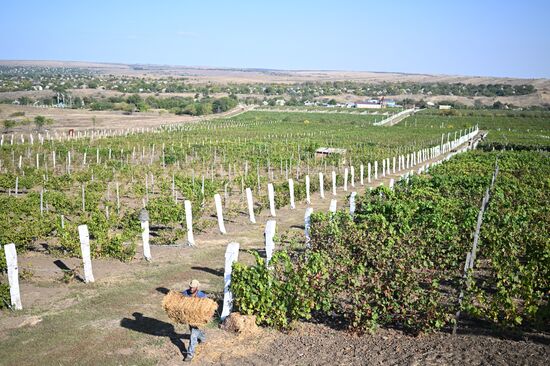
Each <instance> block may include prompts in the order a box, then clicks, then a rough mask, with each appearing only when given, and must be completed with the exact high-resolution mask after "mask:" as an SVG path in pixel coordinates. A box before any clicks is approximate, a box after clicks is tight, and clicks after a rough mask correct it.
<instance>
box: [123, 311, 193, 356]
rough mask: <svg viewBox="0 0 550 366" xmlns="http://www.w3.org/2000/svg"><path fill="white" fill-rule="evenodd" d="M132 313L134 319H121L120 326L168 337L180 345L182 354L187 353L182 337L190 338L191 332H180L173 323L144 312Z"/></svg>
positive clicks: (173, 342) (176, 344)
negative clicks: (148, 315) (146, 314)
mask: <svg viewBox="0 0 550 366" xmlns="http://www.w3.org/2000/svg"><path fill="white" fill-rule="evenodd" d="M132 315H133V316H134V319H130V318H124V319H122V320H121V321H120V326H121V327H122V328H126V329H130V330H133V331H134V332H140V333H144V334H149V335H152V336H157V337H167V338H169V339H170V341H171V342H172V344H173V345H174V346H176V347H178V349H179V351H180V352H181V354H182V356H185V355H186V354H187V348H186V347H185V345H184V344H183V340H182V339H189V334H179V333H177V332H176V330H175V328H174V326H173V325H172V324H170V323H166V322H163V321H162V320H158V319H154V318H149V317H147V316H143V314H142V313H138V312H135V313H133V314H132Z"/></svg>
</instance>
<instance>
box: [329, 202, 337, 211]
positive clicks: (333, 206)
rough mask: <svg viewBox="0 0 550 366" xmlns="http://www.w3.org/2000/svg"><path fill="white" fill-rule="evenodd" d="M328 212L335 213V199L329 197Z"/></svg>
mask: <svg viewBox="0 0 550 366" xmlns="http://www.w3.org/2000/svg"><path fill="white" fill-rule="evenodd" d="M328 210H329V212H332V213H335V212H336V200H335V199H331V200H330V206H329V208H328Z"/></svg>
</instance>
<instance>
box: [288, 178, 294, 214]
mask: <svg viewBox="0 0 550 366" xmlns="http://www.w3.org/2000/svg"><path fill="white" fill-rule="evenodd" d="M288 194H289V195H290V209H292V210H294V209H295V208H296V203H295V202H294V181H293V180H292V178H290V179H289V180H288Z"/></svg>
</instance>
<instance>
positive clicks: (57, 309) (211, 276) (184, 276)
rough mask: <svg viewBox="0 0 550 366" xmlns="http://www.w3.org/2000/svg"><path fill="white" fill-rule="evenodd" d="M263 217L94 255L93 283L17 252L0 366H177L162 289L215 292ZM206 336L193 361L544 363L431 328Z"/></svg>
mask: <svg viewBox="0 0 550 366" xmlns="http://www.w3.org/2000/svg"><path fill="white" fill-rule="evenodd" d="M416 168H418V167H416ZM390 178H397V177H396V176H395V175H390V176H387V177H385V178H384V179H380V180H378V181H376V182H375V183H374V184H375V185H378V184H380V183H382V182H384V183H385V184H388V181H389V179H390ZM365 181H366V180H365ZM325 186H326V190H325V195H326V197H325V199H324V200H323V199H321V198H320V197H319V195H318V194H313V195H312V203H313V204H312V207H313V208H314V210H322V211H327V210H328V206H329V202H330V199H331V198H333V196H332V194H331V192H330V189H329V184H327V183H326V184H325ZM352 189H353V188H351V187H350V190H349V192H351V190H352ZM355 189H356V190H357V191H358V193H361V192H362V191H363V190H364V189H368V188H367V186H364V187H359V186H358V184H357V183H356V187H355ZM349 192H343V191H342V189H341V188H339V189H338V194H337V196H336V199H337V200H338V207H339V208H343V207H344V206H346V207H347V206H348V205H347V203H345V202H346V196H347V195H348V194H349ZM305 208H306V205H305V203H303V202H302V203H297V205H296V209H294V210H291V209H290V208H288V207H285V208H282V209H280V210H278V211H277V218H276V220H277V227H278V233H279V235H280V234H281V233H290V234H291V235H293V234H295V235H303V214H304V211H305ZM268 218H269V217H268V212H267V210H264V212H262V213H261V214H260V215H258V216H257V222H258V224H255V225H254V224H251V223H249V222H248V219H247V217H246V216H245V215H240V216H238V217H235V218H233V219H230V220H228V221H227V222H226V228H227V231H228V234H227V235H221V234H219V233H217V228H212V229H210V230H209V231H207V232H205V233H202V234H198V235H196V242H197V244H198V246H197V248H189V247H184V246H174V247H153V248H152V254H153V262H152V263H147V262H145V261H143V260H141V259H139V258H138V257H139V255H138V256H136V259H135V260H134V261H132V262H131V263H129V264H125V263H120V262H116V261H110V260H96V261H94V263H93V265H94V275H95V277H96V282H95V283H94V284H84V283H81V282H78V281H73V282H71V283H70V284H68V285H67V284H64V283H62V282H60V281H59V279H60V278H61V277H62V275H63V271H62V269H61V268H62V267H63V266H67V267H69V268H73V267H75V266H77V265H78V264H79V262H80V260H78V259H74V258H54V257H51V256H46V255H44V254H41V253H30V254H28V255H23V256H22V257H21V262H20V268H21V269H23V270H24V269H28V270H30V271H32V272H33V273H34V275H33V276H32V277H30V278H27V279H25V278H24V279H22V281H21V284H22V290H21V291H22V301H23V306H24V308H25V310H23V311H21V312H17V313H13V312H8V311H4V312H0V355H1V356H2V357H1V358H0V365H4V364H5V365H11V364H16V363H17V364H19V365H35V364H46V365H49V364H56V365H73V364H79V365H88V364H89V365H98V364H102V365H111V364H112V365H115V364H116V365H120V364H123V365H130V364H131V365H159V364H160V365H176V364H180V363H181V361H182V358H183V357H182V352H185V345H184V343H182V341H181V338H185V337H187V336H188V335H187V334H188V333H187V329H185V327H181V326H175V327H174V326H173V325H172V324H171V323H170V321H169V320H168V318H167V316H166V315H165V314H164V312H163V311H162V309H161V307H160V302H161V299H162V296H163V294H164V293H165V292H166V291H167V289H172V288H173V289H183V288H184V287H185V286H186V283H187V282H188V280H189V279H190V278H198V279H199V280H200V281H201V282H202V283H203V288H204V290H205V291H206V292H208V293H210V294H211V295H212V296H214V297H216V298H220V297H221V291H222V288H223V274H222V272H223V261H224V251H225V247H226V245H227V243H229V242H231V241H236V242H239V243H240V244H241V248H242V249H243V250H242V251H241V254H240V258H239V260H240V261H247V262H248V261H251V259H252V257H251V255H250V254H248V253H246V251H245V250H246V249H258V250H260V249H262V248H263V246H264V244H263V230H264V225H265V222H266V221H267V219H268ZM138 252H140V250H139V249H138ZM23 272H24V271H23ZM207 335H208V337H209V342H208V343H206V344H205V345H204V346H200V347H199V349H198V354H197V356H196V361H195V363H197V364H214V363H215V364H234V365H241V364H327V363H334V362H336V363H340V364H341V363H346V364H347V363H351V364H380V363H382V364H388V363H389V364H429V363H455V361H456V360H462V363H464V361H466V362H467V363H471V364H484V363H485V364H486V363H489V364H493V363H498V364H500V363H522V362H527V361H532V362H528V363H530V364H543V362H541V361H544V360H546V359H547V358H548V355H549V349H548V342H547V341H548V339H547V338H543V340H542V341H540V342H542V343H535V342H532V341H530V342H516V341H509V340H499V339H496V338H495V337H493V336H491V335H483V336H479V335H476V336H473V335H463V336H460V337H457V338H453V339H450V338H449V336H447V335H446V334H443V333H437V334H435V335H433V336H430V337H425V338H421V339H418V338H411V337H407V336H404V335H402V334H401V333H399V332H393V331H390V330H381V331H380V332H378V333H376V335H373V336H364V337H353V336H351V335H348V334H346V333H345V332H343V331H338V330H334V329H330V328H328V327H326V326H324V325H314V324H303V325H301V326H300V327H299V328H298V329H297V330H296V331H295V332H292V333H291V334H290V335H284V334H281V333H278V332H276V331H272V330H260V331H259V332H258V333H256V334H254V335H252V336H248V337H236V336H233V335H230V334H227V333H225V332H222V331H221V330H219V329H217V324H215V323H213V324H211V325H210V326H209V329H207ZM184 342H187V341H186V340H185V339H184ZM544 342H546V343H544ZM515 361H517V362H515Z"/></svg>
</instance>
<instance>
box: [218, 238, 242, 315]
mask: <svg viewBox="0 0 550 366" xmlns="http://www.w3.org/2000/svg"><path fill="white" fill-rule="evenodd" d="M238 259H239V243H229V244H228V245H227V249H226V250H225V270H224V273H223V282H224V286H223V309H222V314H221V316H220V318H221V320H222V321H223V320H225V318H227V316H228V315H229V314H231V309H232V308H233V294H232V293H231V290H230V288H231V271H232V269H233V262H236V261H237V260H238Z"/></svg>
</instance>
